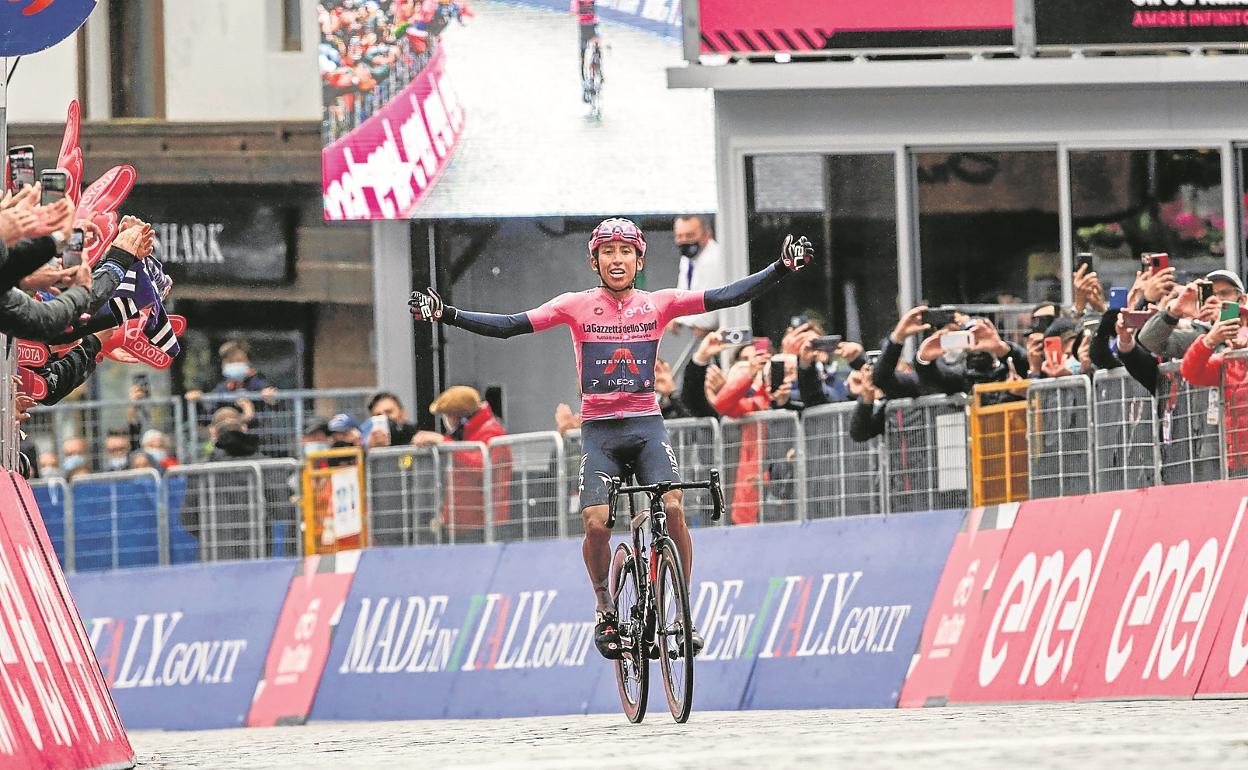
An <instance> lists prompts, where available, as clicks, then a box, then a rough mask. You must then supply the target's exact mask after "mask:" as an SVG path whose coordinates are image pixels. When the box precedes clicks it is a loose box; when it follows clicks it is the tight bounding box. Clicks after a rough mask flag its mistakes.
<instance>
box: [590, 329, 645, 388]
mask: <svg viewBox="0 0 1248 770" xmlns="http://www.w3.org/2000/svg"><path fill="white" fill-rule="evenodd" d="M658 348H659V343H658V341H657V340H644V341H639V342H634V343H631V344H629V346H627V347H624V346H621V345H619V344H617V343H614V342H584V343H581V392H583V393H649V392H652V391H653V390H654V359H655V354H656V353H657V352H658Z"/></svg>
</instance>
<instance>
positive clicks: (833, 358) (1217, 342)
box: [555, 254, 1248, 524]
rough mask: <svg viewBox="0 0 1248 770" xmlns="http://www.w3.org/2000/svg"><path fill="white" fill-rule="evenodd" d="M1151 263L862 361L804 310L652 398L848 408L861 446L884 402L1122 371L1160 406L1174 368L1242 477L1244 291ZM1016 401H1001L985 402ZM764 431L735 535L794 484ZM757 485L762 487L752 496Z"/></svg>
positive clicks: (859, 352)
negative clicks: (1166, 374)
mask: <svg viewBox="0 0 1248 770" xmlns="http://www.w3.org/2000/svg"><path fill="white" fill-rule="evenodd" d="M1083 256H1084V255H1081V257H1083ZM1159 256H1161V255H1153V254H1146V255H1144V256H1143V257H1142V261H1141V268H1140V270H1139V271H1138V272H1137V274H1136V278H1135V281H1134V283H1133V285H1132V286H1130V287H1123V288H1121V289H1112V290H1111V289H1110V288H1109V287H1106V286H1104V285H1102V283H1101V281H1100V280H1099V278H1098V276H1097V274H1096V273H1095V272H1094V271H1093V270H1092V269H1091V259H1090V255H1088V256H1087V257H1085V258H1084V259H1083V260H1081V264H1080V267H1079V269H1078V271H1076V272H1075V274H1074V276H1073V284H1074V302H1073V303H1072V304H1071V305H1070V306H1069V307H1062V306H1060V305H1058V304H1056V303H1052V302H1046V303H1041V304H1040V305H1038V306H1035V307H1034V308H1031V309H1030V312H1027V311H1028V310H1029V309H1028V308H1026V307H1025V306H1020V308H1019V311H1018V312H1019V314H1022V316H1023V317H1024V319H1025V320H1026V323H1025V324H1024V325H1023V327H1022V331H1020V332H1018V333H1017V334H1008V333H1005V332H1002V331H1001V330H999V329H998V326H997V323H995V322H994V320H992V319H990V318H987V317H982V316H974V315H968V314H966V313H963V312H961V311H959V310H957V309H956V308H951V307H936V306H928V305H926V304H924V305H920V306H918V307H915V308H912V309H911V310H909V311H907V312H906V313H905V314H903V315H902V316H901V318H900V319H899V320H898V321H897V324H896V326H895V328H894V329H893V330H892V332H891V333H890V334H889V335H888V336H887V337H886V338H885V339H883V340H882V341H881V342H880V344H879V347H878V349H874V350H870V351H868V350H867V349H866V348H865V346H864V345H863V344H861V343H858V342H852V341H844V340H838V339H836V338H831V339H829V338H828V337H827V336H825V329H824V322H823V320H822V319H821V318H820V317H819V315H818V314H817V313H815V312H813V311H808V312H805V313H803V314H800V315H798V316H795V317H794V318H793V319H792V321H791V322H790V324H789V326H788V328H787V329H786V330H785V332H784V334H783V336H782V337H781V339H780V341H779V345H778V347H777V348H776V349H775V350H773V349H772V343H771V341H770V340H766V339H757V338H756V339H754V340H752V341H750V342H742V343H738V344H734V345H729V344H728V343H726V342H725V337H726V336H729V335H727V334H725V330H722V329H721V330H719V331H716V332H712V333H710V334H708V335H706V336H705V337H703V338H702V340H701V342H700V344H699V346H698V348H697V350H696V352H695V353H694V354H693V357H692V359H691V361H690V362H689V363H688V365H687V366H686V368H685V371H684V378H683V382H682V384H681V385H680V387H677V385H676V383H675V381H674V380H673V378H672V374H671V369H670V367H669V366H668V365H667V364H666V363H663V362H660V363H659V364H658V366H657V367H656V377H655V389H656V391H657V392H658V395H659V398H660V403H661V405H662V409H663V414H664V417H667V418H674V417H713V418H720V417H734V418H735V417H741V416H744V415H746V414H750V413H752V412H759V411H764V410H774V409H780V410H798V411H800V410H802V409H805V408H808V407H813V406H819V405H822V404H828V403H842V402H854V403H855V404H856V408H855V410H854V412H853V416H852V419H851V422H850V428H849V432H850V437H851V438H852V439H853V440H854V441H857V442H866V441H869V440H870V439H872V438H874V437H877V436H881V435H883V434H884V431H885V405H886V403H887V402H888V400H889V399H901V398H916V397H920V396H930V395H953V394H958V393H962V394H970V393H971V392H972V390H973V388H974V387H975V386H976V385H979V384H983V383H1007V382H1010V381H1021V380H1026V379H1030V380H1037V379H1047V378H1054V377H1072V376H1085V377H1091V376H1092V375H1093V374H1094V373H1095V372H1096V371H1098V370H1102V369H1114V368H1125V369H1126V371H1128V372H1129V373H1130V374H1131V376H1132V377H1133V378H1134V379H1136V380H1137V381H1138V382H1139V383H1140V384H1141V385H1142V386H1143V387H1144V388H1146V389H1147V390H1148V392H1150V393H1153V394H1154V395H1164V394H1162V393H1161V392H1160V390H1161V388H1163V387H1164V386H1168V385H1167V383H1168V382H1171V381H1165V380H1163V379H1162V378H1161V377H1160V376H1159V372H1160V366H1161V364H1164V363H1166V362H1169V361H1177V362H1181V366H1180V372H1181V375H1182V377H1183V379H1185V380H1186V381H1187V382H1189V383H1190V384H1192V385H1195V386H1220V385H1224V386H1225V389H1226V392H1225V396H1224V398H1225V401H1224V412H1223V414H1221V415H1214V416H1213V417H1211V419H1223V420H1225V421H1226V422H1227V425H1228V430H1227V431H1226V435H1227V442H1228V447H1227V450H1228V462H1229V464H1230V466H1231V468H1232V469H1234V468H1237V467H1240V466H1245V467H1248V418H1245V415H1248V358H1238V357H1234V358H1229V359H1228V358H1227V353H1229V352H1232V351H1236V350H1243V349H1246V348H1248V328H1246V327H1245V324H1244V318H1243V315H1248V308H1245V307H1244V304H1245V291H1244V284H1243V282H1242V280H1241V279H1240V277H1239V276H1238V275H1236V274H1235V273H1233V272H1230V271H1228V270H1215V271H1213V272H1211V273H1208V274H1207V275H1200V276H1190V277H1189V279H1188V280H1185V281H1180V280H1179V279H1178V277H1177V275H1176V270H1175V268H1174V267H1171V266H1169V265H1168V264H1166V262H1167V261H1168V260H1166V259H1164V257H1163V258H1162V259H1161V260H1159V259H1158V257H1159ZM1111 295H1112V298H1111ZM1111 305H1113V306H1112V307H1111ZM1011 320H1013V319H1011ZM907 351H910V352H909V353H907ZM781 372H783V376H782V377H779V375H780V373H781ZM1020 398H1022V396H1021V395H1019V394H1017V393H1015V392H1011V391H1010V390H1009V389H1008V388H1003V389H1002V390H1001V391H999V392H994V393H992V394H989V395H987V396H985V397H984V401H985V403H994V402H1008V401H1011V400H1018V399H1020ZM1241 423H1243V424H1241ZM555 425H556V428H557V429H558V430H559V431H560V432H561V433H564V434H566V433H567V431H569V430H572V429H575V428H578V427H580V418H579V416H578V415H577V414H575V413H574V412H573V410H572V409H571V408H570V407H569V406H568V405H566V404H560V405H559V407H558V409H557V410H556V413H555ZM765 430H766V426H765V425H763V424H754V423H750V424H746V425H745V426H744V427H743V429H742V435H741V437H740V440H739V441H738V442H736V443H737V444H739V450H734V451H739V456H738V457H736V458H734V459H735V462H734V463H733V464H734V465H735V467H736V468H737V472H736V478H735V481H734V484H733V489H732V491H731V497H732V502H733V504H732V506H731V511H732V520H733V521H734V522H735V523H738V524H746V523H753V522H756V521H758V516H759V511H760V506H761V504H762V502H763V501H760V500H759V499H758V489H759V487H763V488H765V489H775V488H776V487H777V486H780V487H783V485H784V484H786V483H788V481H789V480H790V479H791V478H792V471H791V468H790V467H789V465H790V463H789V461H790V460H791V459H792V457H791V456H783V455H782V456H768V453H772V454H774V453H775V452H776V450H775V449H774V448H772V447H770V446H769V444H768V442H767V441H766V440H765V437H764V436H762V435H761V434H762V433H763V432H765ZM760 477H762V478H763V479H764V480H765V481H766V482H767V483H766V484H762V485H760V484H758V483H756V482H757V481H758V479H759V478H760ZM777 497H778V498H782V497H783V493H777Z"/></svg>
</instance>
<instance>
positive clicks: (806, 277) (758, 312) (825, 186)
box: [746, 154, 897, 348]
mask: <svg viewBox="0 0 1248 770" xmlns="http://www.w3.org/2000/svg"><path fill="white" fill-rule="evenodd" d="M746 186H747V192H746V194H747V197H748V206H749V211H748V223H747V227H748V234H749V253H750V269H751V270H759V269H762V268H763V267H765V266H766V265H768V264H769V263H771V262H773V261H775V259H776V257H777V256H778V254H779V247H780V243H781V241H782V240H783V239H784V236H785V235H787V234H789V233H793V234H800V235H806V236H807V237H809V238H810V240H811V241H812V242H813V243H814V244H815V249H816V251H817V253H818V261H817V262H816V263H815V265H814V266H813V267H812V268H811V269H809V270H807V271H804V272H803V274H802V278H803V280H800V281H792V282H790V283H787V284H786V285H785V288H784V291H783V292H772V293H770V294H767V295H764V296H763V297H762V298H760V299H759V300H758V301H756V302H754V303H753V321H754V329H755V332H756V333H758V334H761V335H767V336H769V337H772V338H773V340H777V341H778V340H779V338H780V337H781V336H782V335H783V333H784V330H785V329H786V328H787V326H788V323H789V319H790V318H791V317H792V316H793V315H796V314H799V313H802V312H805V311H812V312H813V314H815V315H818V316H821V317H822V318H823V319H824V320H825V321H826V323H825V327H826V329H825V330H826V332H827V333H829V334H841V335H843V336H845V337H846V338H847V339H850V340H861V341H862V342H863V344H864V345H866V347H868V348H874V347H878V345H879V342H880V340H882V339H883V338H884V335H885V334H887V333H888V331H889V330H890V329H892V326H893V324H895V323H896V321H897V198H896V173H895V169H894V162H893V156H892V155H891V154H880V155H813V154H812V155H759V156H754V157H750V158H747V159H746Z"/></svg>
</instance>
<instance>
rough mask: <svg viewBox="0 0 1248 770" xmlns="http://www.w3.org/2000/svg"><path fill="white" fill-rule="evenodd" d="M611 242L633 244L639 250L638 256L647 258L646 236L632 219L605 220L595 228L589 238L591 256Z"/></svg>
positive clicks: (613, 218)
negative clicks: (600, 247) (603, 245)
mask: <svg viewBox="0 0 1248 770" xmlns="http://www.w3.org/2000/svg"><path fill="white" fill-rule="evenodd" d="M611 241H623V242H624V243H631V244H633V246H634V248H636V249H637V256H639V257H644V256H646V236H644V235H642V233H641V228H640V227H638V226H637V225H636V224H635V223H634V222H633V221H632V220H631V219H623V218H621V217H612V218H611V219H604V220H603V221H602V223H601V224H599V225H598V226H597V227H595V228H594V231H593V232H592V233H590V236H589V253H590V256H593V255H594V252H596V251H597V250H598V247H599V246H601V245H602V244H604V243H610V242H611Z"/></svg>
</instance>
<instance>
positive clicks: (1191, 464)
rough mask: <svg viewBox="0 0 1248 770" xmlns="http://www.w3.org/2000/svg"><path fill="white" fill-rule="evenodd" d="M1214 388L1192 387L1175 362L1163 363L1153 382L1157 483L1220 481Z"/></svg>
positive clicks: (1222, 443) (1221, 442)
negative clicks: (1155, 383) (1155, 405)
mask: <svg viewBox="0 0 1248 770" xmlns="http://www.w3.org/2000/svg"><path fill="white" fill-rule="evenodd" d="M1219 395H1220V394H1219V392H1218V389H1217V388H1198V387H1194V386H1193V385H1191V384H1190V383H1188V382H1187V381H1186V380H1184V379H1183V375H1182V373H1181V372H1180V364H1179V362H1177V361H1176V362H1173V363H1168V364H1164V365H1162V367H1161V375H1160V377H1159V379H1158V381H1157V423H1158V428H1159V432H1158V451H1159V453H1160V461H1161V483H1163V484H1190V483H1192V482H1195V481H1215V480H1217V479H1221V478H1223V474H1224V472H1225V468H1226V455H1225V452H1226V440H1225V439H1224V437H1223V432H1222V429H1223V421H1222V417H1223V415H1222V409H1221V398H1220V397H1219Z"/></svg>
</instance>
